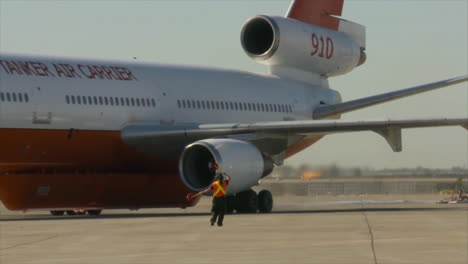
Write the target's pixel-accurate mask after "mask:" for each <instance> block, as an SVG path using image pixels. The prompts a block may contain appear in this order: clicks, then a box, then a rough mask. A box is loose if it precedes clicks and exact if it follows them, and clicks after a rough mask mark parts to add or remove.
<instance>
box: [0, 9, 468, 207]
mask: <svg viewBox="0 0 468 264" xmlns="http://www.w3.org/2000/svg"><path fill="white" fill-rule="evenodd" d="M343 4H344V1H343V0H293V1H292V2H291V5H290V8H289V10H288V11H287V14H286V16H284V17H281V16H267V15H258V16H255V17H253V18H251V19H249V20H247V21H246V22H245V24H244V26H243V28H242V30H241V45H242V48H243V49H244V51H245V52H246V54H247V55H248V56H249V57H250V58H251V59H253V60H255V61H256V62H258V63H261V64H264V65H266V66H267V67H268V74H257V73H250V72H243V71H235V70H225V69H218V68H209V67H196V66H177V65H166V64H158V63H148V62H140V61H136V60H132V61H118V60H97V59H83V58H66V57H52V56H26V55H20V54H1V55H0V138H2V149H1V151H0V200H1V201H2V203H3V204H4V205H5V207H6V208H8V209H9V210H22V211H27V210H32V209H46V210H50V212H51V214H52V215H63V214H64V213H65V212H66V213H67V214H75V213H76V212H87V213H88V214H90V215H98V214H100V213H101V211H102V210H103V209H117V208H119V209H131V210H137V209H141V208H163V207H180V208H186V207H191V206H195V205H196V204H197V202H198V201H199V198H197V199H194V200H188V199H186V197H187V195H188V194H190V193H192V192H197V191H201V190H203V189H205V188H207V187H208V186H209V185H210V183H211V181H212V179H213V177H214V174H215V172H214V171H212V170H211V169H210V166H209V164H210V163H212V162H216V163H218V164H219V165H220V166H221V167H222V168H223V170H224V171H225V172H226V173H227V174H229V175H230V176H231V182H230V184H229V186H228V195H229V196H228V199H227V200H228V207H229V211H233V210H236V211H237V212H239V213H244V212H249V213H253V212H257V211H259V212H263V213H268V212H271V210H272V207H273V197H272V194H271V193H270V192H269V191H266V190H263V191H260V192H259V193H258V194H257V193H256V192H255V191H253V190H252V189H251V188H252V187H253V186H255V185H257V184H258V182H259V180H261V179H262V178H264V177H266V176H268V175H269V174H270V173H271V172H272V171H273V169H274V168H275V167H276V166H281V165H282V164H283V163H284V160H285V159H287V158H289V157H291V156H293V155H295V154H296V153H298V152H300V151H302V150H304V149H306V148H308V147H309V146H311V145H313V144H314V143H316V142H317V141H319V140H320V139H321V138H323V137H324V136H326V135H329V134H336V133H346V132H358V131H373V132H376V133H377V134H379V135H381V136H382V137H383V138H384V139H385V140H386V141H387V142H388V144H389V145H390V147H391V149H392V150H393V151H395V152H399V151H402V140H401V138H402V132H401V130H402V129H407V128H419V127H436V126H462V127H464V128H465V129H468V117H461V118H429V119H401V120H400V119H392V120H389V119H382V120H345V119H341V115H343V114H345V113H348V112H351V111H355V110H359V109H362V108H365V107H370V106H374V105H377V104H381V103H385V102H389V101H393V100H397V99H400V98H404V97H407V96H411V95H415V94H419V93H423V92H427V91H431V90H434V89H438V88H443V87H447V86H451V85H455V84H459V83H462V82H465V81H467V80H468V75H465V76H461V77H456V78H451V79H447V80H443V81H438V82H433V83H429V84H424V85H419V86H415V87H411V88H407V89H402V90H397V91H393V92H389V93H384V94H379V95H372V96H369V97H365V98H360V99H356V100H351V101H344V102H343V101H342V98H341V95H340V93H339V92H338V91H336V90H333V89H332V88H330V86H329V83H328V79H329V78H331V77H334V76H340V75H343V74H347V73H349V72H351V71H352V70H353V69H354V68H356V67H359V66H361V65H362V64H364V63H365V62H366V56H367V55H366V39H365V27H364V26H362V25H360V24H357V23H354V22H351V21H347V20H344V19H342V18H340V16H341V15H342V11H343Z"/></svg>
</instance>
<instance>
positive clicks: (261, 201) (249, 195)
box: [226, 189, 273, 214]
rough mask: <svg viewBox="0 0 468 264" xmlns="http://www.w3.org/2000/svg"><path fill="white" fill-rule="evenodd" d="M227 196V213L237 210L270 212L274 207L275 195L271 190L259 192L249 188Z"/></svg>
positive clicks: (242, 211) (243, 211) (240, 211)
mask: <svg viewBox="0 0 468 264" xmlns="http://www.w3.org/2000/svg"><path fill="white" fill-rule="evenodd" d="M226 198H227V201H226V203H227V213H232V212H234V210H236V212H237V213H250V214H252V213H256V212H257V211H258V212H260V213H270V212H271V210H272V209H273V196H272V195H271V192H270V191H267V190H263V191H260V192H259V193H258V195H257V193H256V192H255V191H254V190H252V189H249V190H247V191H243V192H240V193H238V194H236V195H233V196H228V197H226Z"/></svg>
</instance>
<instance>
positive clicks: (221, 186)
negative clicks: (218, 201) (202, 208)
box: [211, 180, 227, 197]
mask: <svg viewBox="0 0 468 264" xmlns="http://www.w3.org/2000/svg"><path fill="white" fill-rule="evenodd" d="M211 186H212V187H213V197H223V196H224V195H226V191H227V182H226V181H223V183H220V182H219V180H217V181H215V182H213V183H212V185H211Z"/></svg>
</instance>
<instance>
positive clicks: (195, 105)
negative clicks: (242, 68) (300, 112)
mask: <svg viewBox="0 0 468 264" xmlns="http://www.w3.org/2000/svg"><path fill="white" fill-rule="evenodd" d="M177 107H178V108H182V109H185V108H188V109H208V110H210V109H213V110H234V111H253V112H276V113H292V106H291V105H288V104H266V103H244V102H231V101H229V102H228V101H205V100H177Z"/></svg>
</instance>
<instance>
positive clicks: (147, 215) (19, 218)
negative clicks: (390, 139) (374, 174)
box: [0, 207, 467, 222]
mask: <svg viewBox="0 0 468 264" xmlns="http://www.w3.org/2000/svg"><path fill="white" fill-rule="evenodd" d="M465 210H467V208H466V207H449V208H427V207H421V208H418V207H413V208H398V207H395V208H349V209H320V210H278V211H273V212H271V213H270V215H280V214H330V213H333V214H334V213H352V212H424V211H465ZM209 215H211V213H209V212H206V213H160V214H158V213H135V214H131V213H130V214H113V213H109V214H103V215H100V216H88V215H76V216H51V215H43V214H42V215H32V214H31V215H4V216H2V215H0V222H16V221H57V220H103V219H126V218H153V217H197V216H204V217H206V216H209ZM231 215H238V214H235V213H234V214H231ZM252 215H254V214H252Z"/></svg>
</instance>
